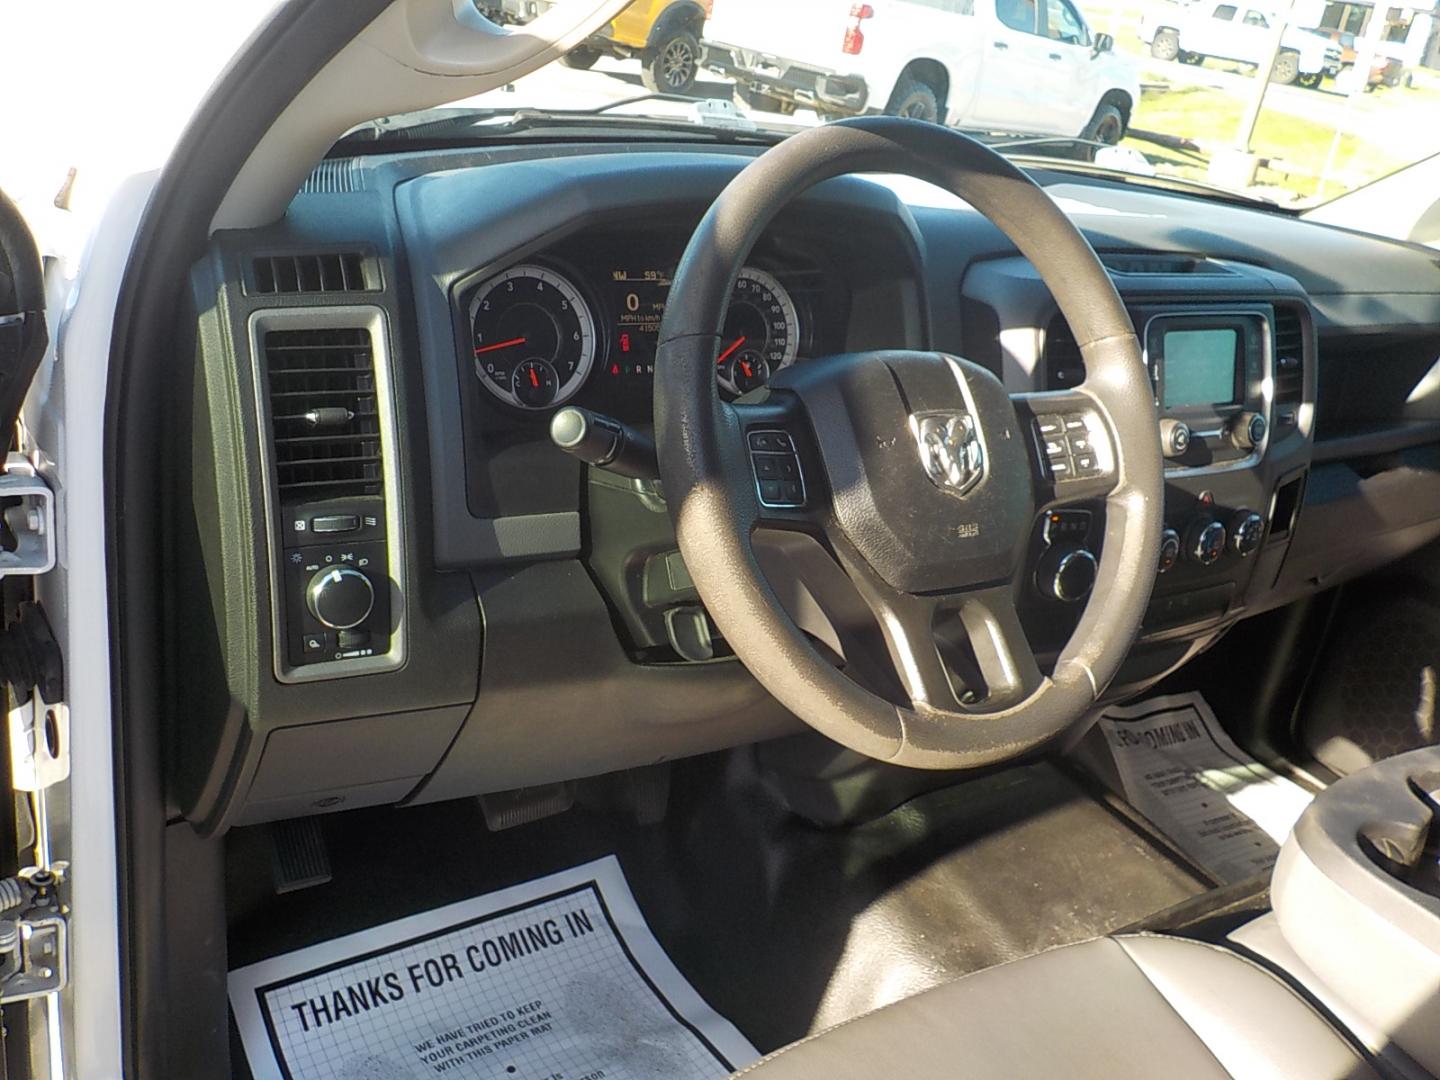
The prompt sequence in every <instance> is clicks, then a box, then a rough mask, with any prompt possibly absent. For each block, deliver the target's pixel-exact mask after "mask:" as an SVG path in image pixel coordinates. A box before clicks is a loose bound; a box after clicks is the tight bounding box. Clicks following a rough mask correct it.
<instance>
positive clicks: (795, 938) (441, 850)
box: [227, 753, 1205, 1072]
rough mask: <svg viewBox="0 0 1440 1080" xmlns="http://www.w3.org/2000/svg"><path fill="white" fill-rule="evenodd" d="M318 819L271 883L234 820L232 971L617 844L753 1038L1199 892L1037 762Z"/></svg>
mask: <svg viewBox="0 0 1440 1080" xmlns="http://www.w3.org/2000/svg"><path fill="white" fill-rule="evenodd" d="M325 829H326V834H327V836H328V839H329V844H330V853H331V860H332V864H333V869H334V880H333V881H332V882H331V883H329V884H327V885H323V886H319V887H316V888H311V889H307V890H304V891H301V892H297V893H290V894H287V895H283V896H279V897H277V896H275V895H273V893H272V892H271V887H270V876H269V866H270V853H269V848H268V844H267V840H266V837H265V835H264V832H263V830H261V829H247V830H237V831H236V832H235V833H233V834H232V835H231V837H230V839H229V855H228V868H227V878H228V887H229V898H230V911H231V919H232V923H231V928H230V966H231V967H232V968H235V967H239V966H242V965H244V964H247V963H251V962H253V961H255V960H259V959H262V958H264V957H267V956H271V955H274V954H277V953H281V952H285V951H288V950H291V949H295V948H299V947H301V946H304V945H309V944H313V943H315V942H318V941H323V940H327V939H330V938H335V937H339V936H341V935H343V934H347V933H351V932H353V931H356V930H360V929H364V928H366V927H369V926H373V925H376V924H378V923H382V922H385V921H388V920H391V919H395V918H399V917H401V916H404V915H410V914H413V913H415V912H418V911H423V910H426V909H429V908H433V907H438V906H440V905H442V904H447V903H451V902H453V901H456V900H461V899H465V898H467V897H471V896H476V895H479V894H481V893H484V892H488V891H491V890H493V889H497V888H501V887H503V886H506V885H512V884H515V883H518V882H521V881H525V880H528V879H530V878H533V877H538V876H540V875H543V874H546V873H549V872H552V871H555V870H559V869H563V868H565V867H568V866H573V865H575V864H577V863H581V862H584V861H586V860H589V859H593V858H598V857H600V856H602V855H606V854H610V853H612V852H613V853H614V854H616V855H617V856H618V857H619V859H620V863H621V865H622V866H623V867H624V870H625V873H626V875H627V877H628V879H629V881H630V884H631V887H632V888H633V889H634V892H635V896H636V898H637V900H638V901H639V904H640V908H641V910H642V911H643V912H644V914H645V916H646V918H647V919H648V920H649V923H650V926H651V928H652V929H653V930H654V932H655V935H656V937H657V938H658V939H659V940H660V942H661V944H662V945H664V946H665V948H666V949H667V951H668V952H669V954H670V956H671V958H672V959H673V960H674V961H675V963H676V964H677V965H678V966H679V968H680V970H681V971H682V972H684V973H685V975H686V976H687V977H688V978H689V979H690V980H691V981H692V982H693V983H694V985H695V986H696V988H697V989H698V990H699V991H700V993H701V995H702V996H704V997H705V998H706V999H707V1000H708V1001H709V1002H710V1003H711V1004H712V1005H713V1006H715V1008H716V1009H718V1010H719V1011H720V1012H721V1013H722V1014H723V1015H724V1016H726V1017H728V1018H729V1019H730V1020H732V1021H733V1022H734V1023H735V1024H736V1025H737V1026H738V1027H739V1028H740V1030H741V1031H743V1032H744V1033H745V1034H746V1035H747V1036H748V1037H749V1038H750V1039H751V1041H752V1042H754V1044H755V1045H756V1046H757V1047H758V1048H759V1049H760V1050H762V1051H769V1050H772V1049H775V1048H777V1047H779V1046H782V1045H784V1044H786V1043H788V1042H790V1041H792V1040H794V1039H797V1038H800V1037H802V1036H804V1035H805V1034H807V1033H809V1032H811V1031H813V1030H816V1029H818V1028H821V1027H825V1026H829V1025H830V1024H833V1023H836V1022H839V1021H841V1020H844V1019H847V1018H849V1017H851V1016H855V1015H858V1014H860V1013H862V1012H864V1011H866V1010H868V1009H870V1008H873V1007H875V1006H878V1005H881V1004H885V1003H887V1002H889V1001H893V1000H896V999H898V998H901V997H904V996H907V995H909V994H913V993H915V992H917V991H919V990H922V989H925V988H926V987H929V986H932V985H934V984H936V983H938V982H940V981H943V980H945V979H950V978H954V977H956V976H959V975H964V974H967V973H969V972H972V971H977V970H979V969H981V968H985V967H989V966H991V965H993V964H998V963H1002V962H1004V961H1007V960H1013V959H1017V958H1019V957H1022V956H1026V955H1029V954H1031V953H1035V952H1038V951H1040V950H1042V949H1046V948H1050V947H1052V946H1055V945H1061V944H1065V943H1067V942H1073V941H1080V940H1084V939H1086V938H1090V937H1093V936H1095V935H1097V934H1103V933H1105V932H1107V931H1110V930H1114V929H1118V928H1119V927H1122V926H1125V925H1128V924H1131V923H1135V922H1137V921H1139V920H1141V919H1144V918H1146V917H1147V916H1150V915H1152V914H1154V913H1155V912H1158V911H1161V910H1163V909H1165V908H1168V907H1170V906H1171V905H1173V904H1177V903H1179V902H1181V901H1183V900H1185V899H1187V898H1189V897H1192V896H1195V895H1197V894H1199V893H1201V892H1203V891H1205V886H1204V885H1203V884H1202V883H1201V882H1200V881H1199V880H1198V879H1197V878H1195V877H1194V876H1192V875H1191V874H1190V873H1189V872H1187V871H1186V870H1184V869H1182V868H1181V867H1180V866H1179V865H1177V864H1176V863H1175V862H1173V861H1171V860H1170V859H1169V858H1168V857H1167V856H1166V855H1165V854H1163V853H1162V852H1161V851H1160V850H1159V849H1157V848H1155V847H1154V846H1153V845H1152V844H1151V843H1150V842H1149V841H1148V840H1147V839H1146V838H1145V837H1144V836H1143V835H1141V834H1140V833H1139V832H1137V831H1136V830H1135V829H1134V828H1133V827H1132V826H1131V825H1130V824H1129V823H1128V822H1127V821H1125V820H1124V819H1123V818H1121V817H1119V816H1117V815H1116V814H1115V813H1113V812H1112V811H1110V810H1109V809H1107V808H1106V807H1105V806H1104V805H1103V804H1101V803H1099V802H1097V801H1095V800H1094V799H1093V798H1091V797H1090V796H1089V795H1088V794H1087V793H1086V792H1085V791H1083V790H1082V789H1081V788H1080V787H1079V786H1078V785H1077V784H1076V783H1075V781H1073V780H1072V779H1071V778H1070V777H1069V776H1068V775H1067V774H1065V773H1064V772H1062V771H1061V770H1059V769H1058V768H1056V767H1054V766H1052V765H1049V764H1038V765H1029V766H1024V767H1017V768H1013V769H1008V770H1005V771H1003V772H998V773H994V774H991V775H988V776H984V777H982V778H979V779H975V780H971V781H969V782H966V783H964V784H960V785H956V786H954V787H950V788H946V789H943V790H940V791H935V792H932V793H930V794H927V795H923V796H921V797H919V798H916V799H914V800H912V801H911V802H909V803H907V804H905V805H904V806H901V807H900V808H899V809H897V810H894V811H892V812H891V813H889V814H887V815H885V816H884V817H882V818H880V819H878V820H875V821H872V822H870V823H868V824H865V825H861V826H858V827H855V828H851V829H844V830H823V829H818V828H815V827H813V826H810V825H808V824H806V823H804V822H802V821H800V820H799V819H797V818H795V817H794V816H792V815H790V814H788V813H786V812H785V811H784V810H783V809H782V808H781V807H780V806H779V805H778V804H777V802H776V801H775V800H774V798H773V797H771V796H770V795H769V793H768V792H767V791H766V790H765V789H764V788H763V787H762V786H761V785H760V784H759V782H758V781H757V780H756V779H755V777H754V774H753V771H752V768H751V766H750V757H749V756H748V755H747V754H744V753H736V754H730V755H715V756H711V757H708V758H701V759H696V760H694V761H689V762H682V763H680V764H679V765H677V768H676V773H675V778H674V790H673V792H672V801H671V808H670V813H669V816H668V818H667V819H666V820H665V821H664V822H663V823H661V824H659V825H652V826H647V827H637V826H635V825H633V824H628V823H627V822H625V821H623V820H621V819H620V818H618V817H610V816H605V815H598V814H591V813H588V812H585V811H583V810H575V811H571V812H570V813H568V814H565V815H563V816H560V817H556V818H552V819H549V820H545V821H540V822H536V823H534V824H531V825H526V826H521V827H519V828H516V829H513V830H509V831H506V832H502V833H493V834H492V833H488V832H487V831H486V829H485V826H484V822H483V819H482V817H481V814H480V810H479V808H478V806H477V805H476V804H475V803H474V802H470V801H465V802H456V803H447V804H442V805H437V806H429V807H417V808H413V809H407V810H383V811H358V812H352V813H348V814H343V815H337V816H335V817H332V818H329V819H326V822H325ZM232 1026H233V1025H232ZM236 1053H237V1059H236V1062H235V1064H236V1066H237V1069H238V1070H240V1071H242V1072H243V1064H242V1060H241V1058H240V1056H239V1051H238V1046H237V1051H236Z"/></svg>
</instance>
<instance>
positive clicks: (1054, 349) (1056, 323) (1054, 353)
mask: <svg viewBox="0 0 1440 1080" xmlns="http://www.w3.org/2000/svg"><path fill="white" fill-rule="evenodd" d="M1043 357H1044V364H1045V389H1046V390H1068V389H1070V388H1071V387H1072V386H1079V385H1080V384H1081V383H1082V382H1084V381H1085V361H1084V359H1083V358H1082V357H1081V356H1080V346H1079V344H1078V343H1077V342H1076V341H1075V335H1074V334H1072V333H1071V332H1070V324H1069V323H1067V322H1066V321H1065V316H1063V315H1056V316H1055V318H1053V319H1051V320H1050V326H1049V327H1048V328H1047V329H1046V331H1045V351H1044V354H1043Z"/></svg>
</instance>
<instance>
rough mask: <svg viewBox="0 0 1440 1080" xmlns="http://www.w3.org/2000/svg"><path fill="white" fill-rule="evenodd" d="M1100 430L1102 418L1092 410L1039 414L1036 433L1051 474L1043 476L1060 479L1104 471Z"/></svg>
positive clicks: (1075, 477)
mask: <svg viewBox="0 0 1440 1080" xmlns="http://www.w3.org/2000/svg"><path fill="white" fill-rule="evenodd" d="M1097 430H1099V422H1098V420H1096V418H1095V414H1094V413H1092V412H1089V411H1088V410H1087V411H1082V412H1072V413H1061V414H1056V415H1050V416H1037V417H1036V418H1035V433H1036V435H1037V436H1038V437H1039V445H1040V449H1041V451H1042V454H1043V457H1044V463H1045V466H1046V469H1047V470H1048V474H1049V475H1048V476H1045V477H1043V479H1046V480H1052V481H1054V482H1056V483H1059V482H1062V481H1065V480H1085V479H1089V478H1091V477H1095V476H1101V475H1103V474H1104V472H1105V466H1104V464H1103V461H1104V459H1103V458H1102V457H1101V454H1100V452H1099V447H1097V445H1096V443H1097V441H1098V440H1097V439H1096V436H1095V432H1096V431H1097ZM1106 449H1107V450H1108V446H1107V447H1106Z"/></svg>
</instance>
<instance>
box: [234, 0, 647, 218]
mask: <svg viewBox="0 0 1440 1080" xmlns="http://www.w3.org/2000/svg"><path fill="white" fill-rule="evenodd" d="M628 3H629V0H567V2H566V3H564V4H558V5H556V6H555V7H554V8H552V9H551V10H550V11H548V12H546V13H545V14H544V15H542V16H541V17H540V18H538V19H536V20H535V21H534V22H532V23H529V24H527V25H525V26H522V27H511V28H499V27H496V26H495V25H493V24H492V23H490V22H488V21H487V20H485V19H484V18H482V17H480V16H479V15H478V14H475V13H474V12H473V8H472V6H471V5H470V4H469V3H468V0H395V3H393V4H391V5H390V6H389V7H388V8H386V9H385V10H384V11H383V12H381V13H380V15H379V16H378V17H377V18H376V19H375V20H374V22H372V23H371V24H370V25H369V26H368V27H366V28H365V30H364V31H363V32H362V33H361V34H360V35H359V36H358V37H356V38H355V40H353V41H351V42H350V43H349V44H348V45H347V46H346V47H345V48H343V49H342V50H341V51H340V52H339V53H338V54H337V55H336V56H335V57H334V58H333V59H332V60H331V61H330V62H329V63H328V64H326V65H325V67H323V68H322V69H321V70H320V72H319V73H318V74H317V75H316V76H315V78H314V79H312V80H311V81H310V83H309V85H307V86H306V87H305V89H304V90H302V91H301V92H300V93H299V94H298V95H296V97H295V100H294V101H292V102H291V103H290V105H289V106H288V107H287V108H286V109H285V111H284V112H283V113H281V115H280V117H279V119H278V120H276V122H275V124H274V125H273V126H272V127H271V128H270V130H269V131H268V132H267V133H266V134H265V136H264V137H263V138H262V139H261V140H260V144H259V145H258V146H257V147H256V148H255V151H254V153H253V154H251V155H250V159H249V160H248V161H247V162H246V163H245V165H244V166H243V167H242V168H241V170H240V173H239V175H238V176H237V177H236V178H235V181H234V183H233V184H232V185H231V187H230V190H229V192H228V193H227V194H226V196H225V198H224V200H223V201H222V202H221V204H220V208H219V210H217V211H216V214H215V218H214V220H213V221H212V222H211V224H210V227H211V230H212V231H214V230H217V229H239V228H250V227H253V226H257V225H265V224H268V223H270V222H272V221H274V220H276V219H277V218H279V217H280V215H281V214H283V213H284V212H285V207H286V206H287V205H289V202H290V199H291V198H292V197H293V196H294V194H295V192H296V191H298V190H299V188H300V185H301V184H302V183H303V182H304V180H305V177H306V176H307V175H308V174H309V172H310V170H311V169H312V168H313V167H314V166H315V163H316V162H317V161H319V160H320V158H321V157H322V156H323V155H324V154H325V151H326V150H328V149H329V148H330V146H331V145H332V144H333V143H334V141H335V140H336V139H337V138H339V137H340V136H341V135H342V134H344V133H345V132H346V131H348V130H349V129H350V128H352V127H354V126H355V125H356V124H360V123H364V122H365V121H366V120H371V119H374V118H375V117H377V116H391V115H394V114H396V113H403V112H413V111H414V110H417V109H427V108H431V107H433V106H436V105H443V104H445V103H446V102H450V101H456V100H458V99H460V98H464V97H471V96H474V95H476V94H483V93H485V92H486V91H489V90H494V89H495V88H496V87H499V86H504V85H505V84H506V83H509V82H513V81H514V80H516V79H518V78H520V77H521V76H523V75H528V74H529V73H530V72H532V71H534V70H536V69H537V68H539V67H542V66H543V65H545V64H547V63H549V62H550V61H551V60H554V59H556V58H557V57H559V56H562V55H564V54H565V53H567V52H569V51H570V49H572V48H574V47H575V46H576V45H578V44H580V43H581V42H582V41H584V40H585V39H586V38H587V37H589V36H590V35H591V34H592V33H594V32H595V31H596V30H598V29H600V27H602V26H604V25H605V24H606V23H607V22H609V21H610V20H611V19H613V18H614V17H615V16H616V15H618V14H619V13H620V11H621V10H622V9H624V8H625V7H626V6H627V4H628Z"/></svg>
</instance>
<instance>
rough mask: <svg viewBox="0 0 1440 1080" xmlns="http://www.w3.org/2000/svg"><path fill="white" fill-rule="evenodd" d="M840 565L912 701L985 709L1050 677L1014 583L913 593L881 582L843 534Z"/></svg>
mask: <svg viewBox="0 0 1440 1080" xmlns="http://www.w3.org/2000/svg"><path fill="white" fill-rule="evenodd" d="M833 544H834V549H835V553H836V555H837V557H838V559H839V562H840V564H841V566H842V568H843V569H844V570H845V572H846V574H847V575H848V576H849V577H850V580H851V582H852V583H853V584H854V585H855V588H856V590H857V591H858V592H859V594H860V596H861V597H862V598H863V599H864V601H865V603H866V605H867V606H868V607H869V608H870V611H871V613H872V614H873V615H874V617H875V621H876V623H877V624H878V626H879V629H880V634H881V637H882V638H883V639H884V642H885V647H886V649H887V651H888V652H889V654H890V660H891V662H892V664H893V665H894V667H895V672H896V675H897V676H898V677H899V682H900V685H901V686H902V687H903V689H904V691H905V693H906V694H907V696H908V697H909V699H910V704H911V706H912V707H914V708H917V709H924V710H925V711H927V712H931V713H958V714H963V715H984V714H985V713H990V712H997V711H1000V710H1003V709H1007V708H1010V707H1011V706H1013V705H1016V704H1018V703H1020V702H1021V701H1024V700H1025V699H1026V698H1028V697H1029V696H1030V695H1031V694H1033V693H1034V692H1035V691H1036V690H1037V689H1039V688H1040V686H1041V684H1042V683H1043V682H1044V675H1043V674H1042V673H1041V671H1040V667H1039V664H1038V663H1037V662H1036V659H1035V654H1034V651H1033V650H1032V649H1031V648H1030V644H1029V642H1028V641H1027V640H1026V637H1025V632H1024V629H1023V628H1022V626H1021V624H1020V616H1019V613H1018V611H1017V610H1016V606H1015V595H1014V590H1015V586H1014V585H1012V584H1011V583H1009V582H1005V583H1002V584H999V585H990V586H982V587H978V588H974V589H963V590H954V591H947V592H942V593H934V594H914V593H907V592H903V591H901V590H898V589H895V588H892V587H891V586H890V585H888V584H886V583H885V582H884V581H883V580H881V579H880V578H879V577H878V575H876V574H875V573H874V572H873V571H872V570H871V569H870V568H869V566H868V565H866V564H865V562H864V560H863V559H860V558H859V557H858V555H857V554H856V553H855V552H853V551H852V550H850V549H849V547H848V545H846V544H845V543H844V541H843V540H841V539H838V538H836V539H835V540H834V541H833Z"/></svg>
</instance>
